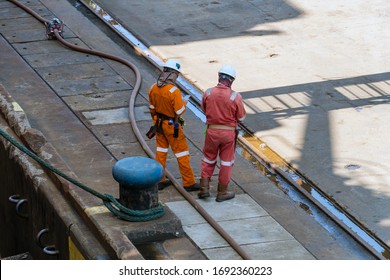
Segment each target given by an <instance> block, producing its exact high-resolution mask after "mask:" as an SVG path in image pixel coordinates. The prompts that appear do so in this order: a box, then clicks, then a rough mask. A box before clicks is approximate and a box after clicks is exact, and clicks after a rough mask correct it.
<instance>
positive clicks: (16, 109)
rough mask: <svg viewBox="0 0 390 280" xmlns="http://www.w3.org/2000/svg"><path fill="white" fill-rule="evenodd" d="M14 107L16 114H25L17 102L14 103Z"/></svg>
mask: <svg viewBox="0 0 390 280" xmlns="http://www.w3.org/2000/svg"><path fill="white" fill-rule="evenodd" d="M12 106H13V108H14V111H15V112H23V109H22V107H20V105H19V104H18V103H17V102H15V101H13V102H12Z"/></svg>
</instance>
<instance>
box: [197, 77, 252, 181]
mask: <svg viewBox="0 0 390 280" xmlns="http://www.w3.org/2000/svg"><path fill="white" fill-rule="evenodd" d="M202 111H203V112H204V113H205V115H206V124H207V125H208V128H207V131H206V138H205V142H204V146H203V155H204V157H203V159H202V166H201V168H202V171H201V172H202V174H201V176H202V178H211V176H212V175H213V173H214V169H215V166H216V164H217V157H218V155H219V158H220V161H221V166H220V170H219V176H218V183H219V184H221V185H228V184H229V182H230V178H231V176H232V169H233V165H234V159H235V155H234V148H235V142H236V139H235V138H236V131H235V128H236V126H237V125H238V123H239V122H242V121H243V120H244V119H245V116H246V112H245V108H244V105H243V103H242V97H241V95H240V94H239V93H238V92H235V91H233V90H231V89H230V88H229V87H227V86H224V85H222V84H218V85H217V86H215V87H213V88H211V89H208V90H206V92H205V93H204V94H203V98H202ZM215 125H217V126H219V128H218V127H217V128H214V127H215ZM213 126H214V127H213Z"/></svg>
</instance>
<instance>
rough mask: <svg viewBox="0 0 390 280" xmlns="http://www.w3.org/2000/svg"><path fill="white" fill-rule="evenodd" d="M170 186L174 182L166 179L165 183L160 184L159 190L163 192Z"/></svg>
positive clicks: (158, 185)
mask: <svg viewBox="0 0 390 280" xmlns="http://www.w3.org/2000/svg"><path fill="white" fill-rule="evenodd" d="M170 185H172V181H171V180H169V179H166V180H165V181H162V182H160V183H158V184H157V187H158V190H159V191H161V190H163V189H165V188H166V187H169V186H170Z"/></svg>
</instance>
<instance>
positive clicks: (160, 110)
mask: <svg viewBox="0 0 390 280" xmlns="http://www.w3.org/2000/svg"><path fill="white" fill-rule="evenodd" d="M148 95H149V111H150V114H151V115H152V118H153V120H154V122H156V121H157V119H158V114H163V115H165V116H166V117H169V118H170V119H163V120H162V131H163V133H158V132H157V133H156V160H157V161H158V162H159V163H160V164H161V165H162V166H163V167H164V169H165V167H166V161H167V156H168V149H169V146H171V148H172V151H173V153H174V154H175V156H176V159H177V163H178V165H179V171H180V174H181V176H182V183H183V187H188V186H191V185H193V184H195V176H194V171H193V170H192V167H191V164H190V152H189V149H188V145H187V140H186V137H185V135H184V132H183V128H182V127H181V125H180V124H179V125H178V128H179V135H178V137H177V138H174V137H173V133H174V124H173V122H174V121H175V116H177V117H179V116H181V115H182V114H183V113H184V112H185V110H186V103H185V102H184V101H183V98H182V96H181V92H180V90H179V89H178V88H177V87H176V86H174V85H172V84H166V85H163V86H162V87H158V86H157V84H154V85H153V86H152V87H151V88H150V90H149V93H148ZM164 118H165V117H164ZM165 179H166V177H165V174H164V177H163V178H162V180H161V182H164V181H165Z"/></svg>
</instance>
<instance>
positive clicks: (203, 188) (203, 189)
mask: <svg viewBox="0 0 390 280" xmlns="http://www.w3.org/2000/svg"><path fill="white" fill-rule="evenodd" d="M209 191H210V179H209V178H201V179H200V191H199V192H198V197H199V198H201V199H202V198H206V197H209V196H210V192H209Z"/></svg>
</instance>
